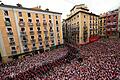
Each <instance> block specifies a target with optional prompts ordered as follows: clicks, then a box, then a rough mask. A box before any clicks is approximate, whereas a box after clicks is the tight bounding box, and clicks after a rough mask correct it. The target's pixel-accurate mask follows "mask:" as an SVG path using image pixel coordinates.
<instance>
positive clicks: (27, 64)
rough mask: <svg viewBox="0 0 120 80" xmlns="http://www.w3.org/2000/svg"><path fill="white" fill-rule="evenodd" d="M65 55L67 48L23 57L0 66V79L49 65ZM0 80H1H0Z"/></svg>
mask: <svg viewBox="0 0 120 80" xmlns="http://www.w3.org/2000/svg"><path fill="white" fill-rule="evenodd" d="M66 53H67V48H66V47H65V48H60V49H56V50H53V51H50V52H44V53H39V54H36V55H34V56H25V57H24V58H22V59H18V60H14V61H12V62H9V63H7V64H2V65H0V78H2V79H6V78H7V77H14V76H16V75H18V74H21V73H24V72H26V71H28V70H30V69H32V68H33V67H35V66H41V65H43V64H45V63H51V62H53V61H55V60H57V59H59V58H61V57H62V56H65V55H66ZM0 80H1V79H0Z"/></svg>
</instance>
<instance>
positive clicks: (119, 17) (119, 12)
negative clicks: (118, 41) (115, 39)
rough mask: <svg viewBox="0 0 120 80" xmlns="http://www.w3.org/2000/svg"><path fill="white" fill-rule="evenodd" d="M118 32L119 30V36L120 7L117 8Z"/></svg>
mask: <svg viewBox="0 0 120 80" xmlns="http://www.w3.org/2000/svg"><path fill="white" fill-rule="evenodd" d="M118 32H119V38H120V7H119V9H118Z"/></svg>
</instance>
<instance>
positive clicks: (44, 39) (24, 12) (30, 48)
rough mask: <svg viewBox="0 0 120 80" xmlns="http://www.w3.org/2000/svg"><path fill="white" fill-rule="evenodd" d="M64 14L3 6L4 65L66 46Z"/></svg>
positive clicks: (1, 52) (0, 23) (0, 39)
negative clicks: (62, 17)
mask: <svg viewBox="0 0 120 80" xmlns="http://www.w3.org/2000/svg"><path fill="white" fill-rule="evenodd" d="M61 15H62V13H58V12H52V11H49V9H46V10H41V9H40V8H38V7H36V8H25V7H22V5H20V4H19V5H17V6H12V5H4V4H1V5H0V55H1V57H2V61H3V62H7V61H11V60H12V59H16V58H19V56H20V55H22V54H27V53H28V54H31V53H38V52H39V53H41V52H44V51H48V50H52V49H54V48H58V47H59V46H61V45H62V44H63V35H62V24H61Z"/></svg>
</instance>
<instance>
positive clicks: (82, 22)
mask: <svg viewBox="0 0 120 80" xmlns="http://www.w3.org/2000/svg"><path fill="white" fill-rule="evenodd" d="M64 22H65V23H66V25H65V26H64V27H66V28H65V29H66V30H64V31H66V32H64V33H66V35H65V36H64V37H65V38H66V39H65V40H66V41H68V42H70V43H76V44H86V43H89V42H90V40H91V39H92V38H93V37H95V36H98V35H99V34H98V32H99V30H98V28H99V15H96V14H94V13H92V12H89V9H88V8H87V6H86V5H85V4H80V5H75V6H74V7H73V8H72V9H71V10H70V15H68V16H67V19H66V20H65V21H64Z"/></svg>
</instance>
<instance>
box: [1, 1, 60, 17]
mask: <svg viewBox="0 0 120 80" xmlns="http://www.w3.org/2000/svg"><path fill="white" fill-rule="evenodd" d="M0 7H7V8H15V9H26V10H32V11H40V12H47V13H53V14H61V15H62V13H59V12H53V11H49V9H46V10H42V9H39V8H38V9H37V7H34V8H26V7H23V6H22V5H21V4H17V6H13V5H6V4H3V3H1V4H0Z"/></svg>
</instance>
